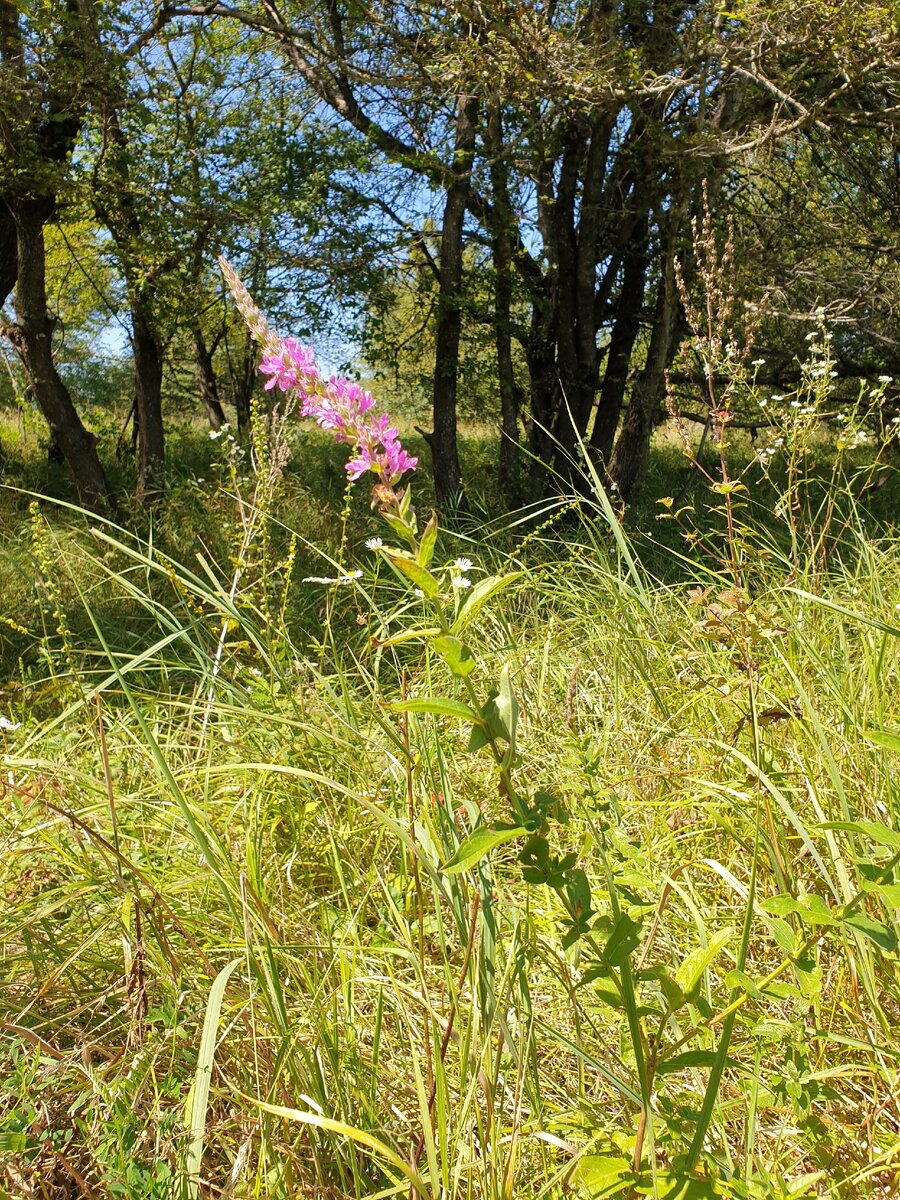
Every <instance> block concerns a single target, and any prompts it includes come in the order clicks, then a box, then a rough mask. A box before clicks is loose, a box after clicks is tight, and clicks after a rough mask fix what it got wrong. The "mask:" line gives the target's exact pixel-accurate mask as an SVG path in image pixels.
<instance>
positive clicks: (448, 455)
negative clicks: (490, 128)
mask: <svg viewBox="0 0 900 1200" xmlns="http://www.w3.org/2000/svg"><path fill="white" fill-rule="evenodd" d="M477 113H478V101H477V99H476V98H475V97H474V96H460V97H459V98H458V100H457V102H456V135H455V138H454V155H453V182H452V183H451V184H450V185H449V187H448V188H447V194H446V199H445V202H444V220H443V227H442V229H441V260H440V285H439V288H438V305H437V328H436V330H435V346H434V349H435V366H434V390H433V397H432V427H433V428H432V434H431V437H430V439H429V445H430V448H431V459H432V468H433V471H434V491H435V499H436V501H437V504H438V505H439V507H441V508H443V509H454V508H456V509H458V508H461V507H463V506H464V498H463V493H462V472H461V471H460V466H459V447H458V444H457V436H456V398H457V379H458V374H459V342H460V336H461V333H462V314H461V312H460V287H461V284H462V275H463V227H464V224H465V218H466V208H467V207H468V201H469V190H470V185H471V175H472V159H473V156H474V151H475V120H476V116H477Z"/></svg>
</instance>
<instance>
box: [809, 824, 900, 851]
mask: <svg viewBox="0 0 900 1200" xmlns="http://www.w3.org/2000/svg"><path fill="white" fill-rule="evenodd" d="M821 828H822V829H842V830H844V831H845V832H846V833H858V834H860V836H862V837H867V838H869V840H870V841H873V842H877V843H878V845H879V846H888V847H889V848H890V849H891V850H900V833H898V832H897V830H896V829H889V828H888V826H887V825H882V824H880V822H878V821H828V822H826V823H825V824H824V825H822V826H821Z"/></svg>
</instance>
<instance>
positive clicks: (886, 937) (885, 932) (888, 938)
mask: <svg viewBox="0 0 900 1200" xmlns="http://www.w3.org/2000/svg"><path fill="white" fill-rule="evenodd" d="M844 924H845V925H849V926H850V928H851V929H853V930H854V931H855V932H856V933H861V934H862V935H863V937H867V938H868V939H869V941H871V942H874V943H875V945H876V946H880V947H881V949H882V950H886V951H887V952H888V954H896V953H897V935H896V934H895V933H894V931H893V930H892V929H889V928H888V927H887V925H882V923H881V922H880V921H873V920H872V918H871V917H867V916H866V914H865V913H851V914H850V916H849V917H845V918H844Z"/></svg>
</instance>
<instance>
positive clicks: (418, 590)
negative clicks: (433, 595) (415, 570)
mask: <svg viewBox="0 0 900 1200" xmlns="http://www.w3.org/2000/svg"><path fill="white" fill-rule="evenodd" d="M413 595H414V596H418V598H419V599H420V600H424V599H425V593H424V592H423V591H422V589H421V588H413Z"/></svg>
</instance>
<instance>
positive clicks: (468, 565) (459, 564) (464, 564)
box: [453, 558, 472, 571]
mask: <svg viewBox="0 0 900 1200" xmlns="http://www.w3.org/2000/svg"><path fill="white" fill-rule="evenodd" d="M453 565H454V567H456V569H457V571H471V570H472V560H471V559H470V558H457V559H456V560H455V561H454V563H453Z"/></svg>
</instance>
